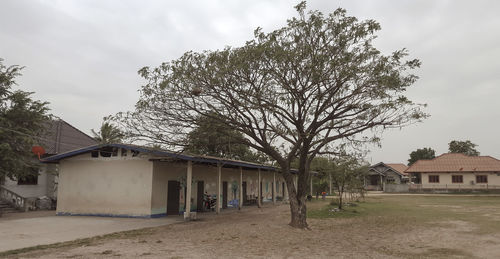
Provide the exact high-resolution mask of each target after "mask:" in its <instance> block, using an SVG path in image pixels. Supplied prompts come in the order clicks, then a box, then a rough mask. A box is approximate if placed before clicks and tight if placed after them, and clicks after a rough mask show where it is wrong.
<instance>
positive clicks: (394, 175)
mask: <svg viewBox="0 0 500 259" xmlns="http://www.w3.org/2000/svg"><path fill="white" fill-rule="evenodd" d="M385 173H386V176H385V182H386V183H388V182H389V180H388V178H389V177H391V178H392V179H394V182H393V183H394V184H400V183H401V176H400V175H399V174H397V173H395V172H394V171H392V170H387V171H386V172H385Z"/></svg>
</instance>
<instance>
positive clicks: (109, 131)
mask: <svg viewBox="0 0 500 259" xmlns="http://www.w3.org/2000/svg"><path fill="white" fill-rule="evenodd" d="M92 134H93V135H94V139H95V140H96V141H97V142H99V144H112V143H121V142H122V140H123V138H124V134H123V133H122V132H121V130H120V129H119V128H118V127H117V126H115V125H113V124H112V123H111V122H109V121H108V119H107V118H104V120H103V122H102V124H101V128H100V130H99V131H98V132H96V131H95V130H94V129H92Z"/></svg>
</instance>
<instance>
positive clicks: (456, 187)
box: [408, 184, 500, 193]
mask: <svg viewBox="0 0 500 259" xmlns="http://www.w3.org/2000/svg"><path fill="white" fill-rule="evenodd" d="M408 186H409V192H434V193H449V192H493V193H500V185H489V184H474V185H470V184H426V185H422V184H410V185H408Z"/></svg>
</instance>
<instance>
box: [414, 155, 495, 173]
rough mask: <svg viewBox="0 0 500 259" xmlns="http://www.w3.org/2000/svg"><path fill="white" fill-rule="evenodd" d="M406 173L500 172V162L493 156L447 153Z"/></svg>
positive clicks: (420, 162) (418, 162)
mask: <svg viewBox="0 0 500 259" xmlns="http://www.w3.org/2000/svg"><path fill="white" fill-rule="evenodd" d="M406 172H407V173H425V172H500V160H498V159H496V158H493V157H491V156H467V155H464V154H457V153H447V154H442V155H440V156H438V157H436V158H434V159H430V160H418V161H417V162H415V163H414V164H413V165H411V166H410V167H409V168H408V169H407V170H406Z"/></svg>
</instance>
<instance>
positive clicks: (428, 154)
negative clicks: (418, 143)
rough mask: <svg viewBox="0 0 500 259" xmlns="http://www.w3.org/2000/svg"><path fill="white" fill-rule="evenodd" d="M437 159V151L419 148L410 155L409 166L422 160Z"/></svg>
mask: <svg viewBox="0 0 500 259" xmlns="http://www.w3.org/2000/svg"><path fill="white" fill-rule="evenodd" d="M435 157H436V151H435V150H434V149H432V148H430V147H424V148H419V149H417V150H415V151H413V152H411V153H410V159H408V165H412V164H413V163H415V162H417V161H418V160H420V159H433V158H435Z"/></svg>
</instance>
